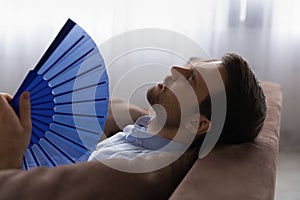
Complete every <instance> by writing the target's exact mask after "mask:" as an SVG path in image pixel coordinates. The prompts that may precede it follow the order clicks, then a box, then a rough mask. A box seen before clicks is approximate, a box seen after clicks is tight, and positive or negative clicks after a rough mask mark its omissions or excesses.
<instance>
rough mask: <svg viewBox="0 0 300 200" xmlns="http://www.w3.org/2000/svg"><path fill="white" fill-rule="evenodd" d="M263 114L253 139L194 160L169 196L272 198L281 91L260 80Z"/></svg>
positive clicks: (277, 145) (218, 149) (188, 197)
mask: <svg viewBox="0 0 300 200" xmlns="http://www.w3.org/2000/svg"><path fill="white" fill-rule="evenodd" d="M262 87H263V89H264V92H265V95H266V100H267V117H266V119H265V122H264V126H263V128H262V130H261V132H260V134H259V136H258V137H257V138H256V139H255V141H253V142H250V143H245V144H238V145H231V146H230V145H227V146H216V147H215V148H214V149H213V151H212V152H210V154H209V155H208V156H206V157H205V158H203V159H198V160H197V161H196V163H195V164H194V165H193V167H192V169H191V170H190V171H189V173H188V174H187V175H186V177H185V178H184V180H183V181H182V182H181V184H180V185H179V187H178V188H177V189H176V191H175V192H174V193H173V195H172V197H171V199H173V200H176V199H209V200H216V199H230V200H235V199H236V200H240V199H243V200H248V199H249V200H250V199H251V200H255V199H257V200H258V199H259V200H263V199H265V200H269V199H274V191H275V182H276V169H277V168H276V163H277V155H278V147H279V131H280V116H281V106H282V93H281V89H280V86H279V85H277V84H274V83H268V82H263V83H262Z"/></svg>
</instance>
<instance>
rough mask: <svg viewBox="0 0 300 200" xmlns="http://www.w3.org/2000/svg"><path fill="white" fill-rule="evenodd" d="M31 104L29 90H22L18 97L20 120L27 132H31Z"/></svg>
mask: <svg viewBox="0 0 300 200" xmlns="http://www.w3.org/2000/svg"><path fill="white" fill-rule="evenodd" d="M30 108H31V106H30V94H29V92H23V94H22V95H21V98H20V122H21V125H22V126H23V128H24V129H25V131H26V132H27V133H30V132H31V126H32V124H31V109H30Z"/></svg>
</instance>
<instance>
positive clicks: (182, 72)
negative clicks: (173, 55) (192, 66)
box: [171, 66, 190, 80]
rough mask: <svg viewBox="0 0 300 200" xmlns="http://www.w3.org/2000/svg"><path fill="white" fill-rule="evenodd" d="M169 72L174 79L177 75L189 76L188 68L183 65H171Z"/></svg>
mask: <svg viewBox="0 0 300 200" xmlns="http://www.w3.org/2000/svg"><path fill="white" fill-rule="evenodd" d="M171 74H172V77H173V78H174V79H175V80H176V79H178V78H179V77H182V78H183V77H184V78H186V79H187V78H188V77H189V76H190V70H189V69H187V68H184V67H178V66H173V67H172V68H171Z"/></svg>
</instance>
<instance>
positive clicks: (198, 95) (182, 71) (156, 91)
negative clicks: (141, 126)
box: [147, 58, 225, 128]
mask: <svg viewBox="0 0 300 200" xmlns="http://www.w3.org/2000/svg"><path fill="white" fill-rule="evenodd" d="M216 67H218V69H219V71H220V72H221V75H222V74H223V75H224V73H225V72H224V71H223V70H222V68H223V67H222V65H221V62H220V61H205V60H200V59H197V58H195V59H191V60H190V61H189V63H187V64H186V65H185V66H183V67H178V66H174V67H172V68H171V75H169V76H166V77H165V78H164V80H163V82H161V83H158V84H157V85H155V86H153V87H151V88H149V89H148V92H147V98H148V101H149V103H150V105H152V106H153V105H155V104H159V105H160V106H162V107H163V108H164V111H162V110H160V109H157V108H156V109H155V107H154V109H155V111H156V115H157V117H163V115H164V116H165V114H167V116H166V122H165V125H166V126H168V127H171V128H172V127H178V125H179V124H180V119H181V117H186V116H188V115H190V114H193V113H195V112H197V109H198V107H199V103H201V102H202V101H203V100H204V98H205V97H206V96H207V95H208V90H207V87H206V84H205V81H204V79H203V77H202V76H201V74H202V75H203V76H205V77H206V78H207V77H208V78H209V76H213V72H212V71H213V70H214V71H215V68H216ZM223 75H222V76H223ZM158 108H161V107H158ZM164 118H165V117H164Z"/></svg>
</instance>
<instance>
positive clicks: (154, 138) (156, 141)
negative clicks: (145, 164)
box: [123, 115, 187, 151]
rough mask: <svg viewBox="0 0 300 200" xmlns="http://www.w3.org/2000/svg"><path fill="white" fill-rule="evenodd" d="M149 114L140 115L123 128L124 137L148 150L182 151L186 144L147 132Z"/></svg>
mask: <svg viewBox="0 0 300 200" xmlns="http://www.w3.org/2000/svg"><path fill="white" fill-rule="evenodd" d="M150 119H151V117H150V116H148V115H146V116H142V117H140V118H139V119H138V120H137V121H136V123H135V124H134V125H129V126H127V127H125V128H124V130H123V131H124V133H125V134H126V137H125V139H126V140H127V141H129V142H131V143H132V144H134V145H136V146H141V147H144V148H146V149H149V150H162V151H184V150H186V149H187V148H186V145H183V144H180V143H178V142H175V141H172V140H169V139H167V138H164V137H161V136H158V135H153V134H149V133H147V132H146V130H147V127H148V123H149V120H150Z"/></svg>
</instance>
